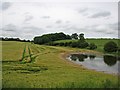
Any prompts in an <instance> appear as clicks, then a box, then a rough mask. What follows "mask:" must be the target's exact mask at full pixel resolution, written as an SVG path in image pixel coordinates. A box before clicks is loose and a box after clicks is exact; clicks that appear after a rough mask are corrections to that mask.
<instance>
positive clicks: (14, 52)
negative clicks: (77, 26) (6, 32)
mask: <svg viewBox="0 0 120 90" xmlns="http://www.w3.org/2000/svg"><path fill="white" fill-rule="evenodd" d="M2 45H3V47H2V60H3V65H2V68H3V72H2V75H3V81H2V86H3V88H110V87H112V88H114V87H117V86H118V77H117V76H116V75H111V74H105V73H103V72H96V71H93V70H88V69H85V68H83V67H82V66H80V65H76V64H74V63H72V62H69V61H67V60H65V59H64V58H63V56H62V55H64V53H71V52H76V51H81V52H93V53H99V52H96V51H90V50H84V49H78V48H70V47H54V46H45V45H35V44H30V43H23V42H13V41H11V42H9V41H3V42H2ZM25 45H27V46H29V48H30V53H31V54H32V56H31V57H32V58H34V62H31V63H25V64H21V63H20V61H19V59H21V58H22V55H23V50H24V47H25ZM26 53H27V54H28V55H29V50H26Z"/></svg>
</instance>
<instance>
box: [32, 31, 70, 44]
mask: <svg viewBox="0 0 120 90" xmlns="http://www.w3.org/2000/svg"><path fill="white" fill-rule="evenodd" d="M67 39H71V36H70V35H66V34H64V33H62V32H60V33H52V34H44V35H42V36H37V37H34V43H35V44H45V43H48V42H52V41H57V40H67Z"/></svg>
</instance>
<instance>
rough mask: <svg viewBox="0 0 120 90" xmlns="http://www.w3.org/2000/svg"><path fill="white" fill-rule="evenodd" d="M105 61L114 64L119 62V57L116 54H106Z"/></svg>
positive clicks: (110, 64)
mask: <svg viewBox="0 0 120 90" xmlns="http://www.w3.org/2000/svg"><path fill="white" fill-rule="evenodd" d="M103 60H104V63H106V64H107V65H109V66H113V65H115V64H116V62H117V57H115V56H110V55H104V59H103Z"/></svg>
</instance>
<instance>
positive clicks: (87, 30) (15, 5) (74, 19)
mask: <svg viewBox="0 0 120 90" xmlns="http://www.w3.org/2000/svg"><path fill="white" fill-rule="evenodd" d="M71 1H72V2H68V1H65V2H64V1H62V2H55V1H52V2H47V1H44V2H43V0H41V1H40V2H2V8H1V9H0V17H1V16H2V22H1V23H0V30H1V31H2V33H1V35H0V36H3V37H19V38H21V39H30V40H31V39H33V37H35V36H39V35H42V34H47V33H55V32H64V33H66V34H70V35H71V34H72V33H78V34H80V33H84V34H85V37H87V38H89V37H90V38H94V37H97V38H106V37H108V38H117V37H118V3H117V2H74V0H71ZM0 6H1V5H0Z"/></svg>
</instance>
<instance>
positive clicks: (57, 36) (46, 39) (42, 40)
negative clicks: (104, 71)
mask: <svg viewBox="0 0 120 90" xmlns="http://www.w3.org/2000/svg"><path fill="white" fill-rule="evenodd" d="M69 39H71V40H72V39H78V40H77V41H74V42H59V43H56V42H54V41H57V40H69ZM34 43H35V44H46V45H51V46H70V47H77V48H89V49H96V48H97V46H96V45H95V44H94V43H88V42H86V40H85V38H84V34H83V33H81V34H79V35H78V34H77V33H73V34H72V35H71V36H70V35H66V34H64V33H62V32H60V33H52V34H44V35H42V36H38V37H35V38H34Z"/></svg>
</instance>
